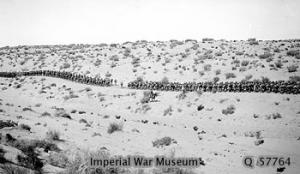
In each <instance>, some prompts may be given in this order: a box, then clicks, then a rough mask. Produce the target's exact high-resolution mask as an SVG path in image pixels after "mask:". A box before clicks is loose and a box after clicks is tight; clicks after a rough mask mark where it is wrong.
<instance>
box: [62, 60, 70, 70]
mask: <svg viewBox="0 0 300 174" xmlns="http://www.w3.org/2000/svg"><path fill="white" fill-rule="evenodd" d="M70 67H71V65H70V64H69V63H66V62H65V63H64V64H62V65H61V66H60V69H67V68H70Z"/></svg>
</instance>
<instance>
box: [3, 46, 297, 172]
mask: <svg viewBox="0 0 300 174" xmlns="http://www.w3.org/2000/svg"><path fill="white" fill-rule="evenodd" d="M171 45H172V44H171V43H170V42H161V43H155V42H147V43H143V42H141V43H134V44H132V43H128V44H124V45H117V47H116V48H115V47H112V46H109V45H108V46H101V45H94V46H87V47H85V48H83V47H82V46H81V47H80V46H77V47H75V46H73V47H67V46H65V47H64V46H49V48H33V47H32V48H26V47H23V48H18V49H16V48H4V49H1V51H0V53H1V55H0V58H1V59H0V60H1V67H0V68H1V71H21V70H38V69H50V70H65V71H74V72H78V73H83V74H89V75H91V76H95V75H98V76H100V77H105V74H108V73H110V74H111V76H110V77H111V78H114V79H117V80H118V82H124V83H127V82H128V81H132V80H134V79H136V78H137V77H142V78H143V79H144V80H161V79H162V78H163V77H167V78H168V79H169V81H179V82H184V81H207V80H212V79H213V78H214V77H216V76H217V77H219V78H220V81H227V80H234V81H240V80H242V79H244V78H245V76H247V75H252V79H260V78H261V77H267V78H269V79H270V80H288V79H289V77H290V76H294V75H297V76H299V75H300V73H299V70H296V71H295V72H289V71H288V70H287V67H288V66H291V65H299V61H300V59H297V58H296V57H293V56H287V50H291V49H298V50H299V42H283V41H281V42H271V41H263V42H259V45H249V44H248V42H247V41H238V42H227V41H214V42H212V43H207V42H206V43H202V42H198V46H195V45H197V44H196V43H194V42H186V43H183V44H182V45H180V44H175V47H174V48H170V46H171ZM122 47H123V48H122ZM276 48H278V49H279V50H280V51H279V52H274V49H276ZM51 50H52V51H51ZM53 50H56V51H53ZM125 50H129V52H130V53H128V54H129V55H127V54H126V55H127V56H124V54H125V53H124V52H126V51H125ZM149 50H151V51H149ZM209 50H211V51H209ZM207 52H209V53H207ZM216 52H222V53H223V55H222V56H216V55H215V53H216ZM237 52H243V55H237ZM264 52H270V53H271V54H272V56H271V57H272V60H271V61H270V62H268V61H266V59H261V58H259V55H260V54H262V53H264ZM31 53H32V54H31ZM183 54H184V56H183ZM255 54H257V55H255ZM113 55H117V56H115V57H118V59H119V60H118V61H116V60H114V58H111V57H114V56H113ZM158 55H160V56H161V59H160V60H157V57H158ZM205 55H212V58H210V56H205ZM232 57H234V59H233V58H232ZM135 58H139V59H140V63H139V65H137V66H136V67H134V65H133V64H132V61H133V59H135ZM195 59H196V60H198V61H199V64H195ZM97 60H99V61H100V62H101V63H100V65H95V62H96V61H97ZM234 60H239V61H240V62H242V61H243V60H248V61H249V62H250V63H249V64H248V65H246V66H242V65H239V66H237V68H236V70H233V69H232V67H235V66H236V64H234V63H232V62H233V61H234ZM278 60H280V61H281V62H282V63H283V65H282V67H281V68H277V69H272V67H270V64H274V62H277V61H278ZM22 61H25V63H24V62H22ZM66 62H67V63H69V64H70V67H68V68H65V69H63V68H62V67H61V66H62V65H63V64H64V63H66ZM164 62H169V63H166V64H165V63H164ZM112 63H113V64H116V66H115V67H111V64H112ZM163 64H165V65H163ZM207 64H210V65H211V68H210V69H209V70H207V69H206V70H205V69H204V66H205V65H207ZM262 65H264V66H262ZM179 66H180V67H181V68H180V67H179ZM183 66H185V67H186V70H184V69H185V68H184V69H182V67H183ZM176 67H178V68H177V70H176ZM240 68H243V69H245V70H242V71H240ZM133 69H136V72H134V71H133ZM194 69H195V70H194ZM218 69H219V70H220V71H221V72H220V74H217V75H216V72H215V71H216V70H218ZM199 72H200V73H199ZM201 72H204V75H201ZM228 72H233V73H234V74H235V75H236V77H235V78H230V79H226V76H225V74H226V73H228ZM0 90H1V92H0V109H1V110H0V111H1V112H0V118H1V120H12V121H15V122H17V123H18V124H19V125H20V124H26V125H28V126H30V127H31V130H30V131H26V130H24V129H21V128H20V127H14V128H12V127H6V128H2V129H0V133H1V134H2V135H3V136H4V135H5V134H7V133H9V134H11V135H12V136H13V137H16V138H17V139H45V137H46V134H47V132H48V131H50V130H55V131H57V132H59V133H60V141H53V142H54V143H55V144H57V145H58V147H59V148H61V149H62V150H63V152H64V153H66V154H72V153H74V152H76V151H84V150H88V151H95V150H97V149H106V150H107V151H108V152H109V154H110V155H143V156H147V157H153V156H155V155H171V154H173V155H175V157H201V158H202V159H203V160H204V162H205V164H206V165H205V166H200V167H199V168H196V169H194V170H193V171H194V173H277V172H276V169H277V167H264V168H260V167H255V168H254V169H249V168H246V167H244V166H243V164H242V159H243V157H244V156H246V155H250V156H259V155H272V156H284V157H290V159H291V164H290V166H286V168H285V170H284V171H283V172H279V173H295V174H296V173H299V172H300V165H299V164H300V151H299V149H300V144H299V142H300V98H299V95H287V94H268V93H196V92H190V93H187V94H186V96H185V97H179V96H180V94H181V92H159V96H158V97H157V101H156V102H151V103H147V104H142V103H141V99H142V98H143V92H144V91H142V90H131V89H127V88H121V87H120V86H114V87H109V88H107V87H97V86H91V85H85V84H79V83H75V82H71V81H66V80H62V79H56V78H51V77H20V78H18V79H6V78H0ZM70 94H72V95H73V96H75V97H70V96H72V95H70ZM199 105H202V106H204V108H203V109H202V110H200V111H199V110H197V107H198V106H199ZM231 105H233V106H234V108H235V110H234V113H232V114H227V115H226V114H223V113H222V110H224V109H226V108H227V107H229V106H231ZM59 108H62V109H60V110H59ZM60 112H63V113H67V114H68V115H69V116H70V117H71V118H70V119H68V118H64V117H61V114H60ZM45 113H48V114H45ZM276 114H277V115H278V114H279V115H280V117H278V118H276V117H275V118H274V117H273V116H274V115H276ZM111 123H119V124H121V125H123V128H122V130H121V131H116V132H113V133H111V134H110V133H108V132H107V130H108V127H109V125H110V124H111ZM156 123H157V124H156ZM256 135H259V136H258V137H257V136H256ZM166 136H167V137H171V138H172V139H174V140H175V141H176V142H173V143H171V144H170V145H166V146H162V147H155V146H154V145H153V142H154V141H155V140H157V139H160V138H163V137H166ZM258 140H264V142H263V143H262V144H259V145H257V144H255V142H257V141H258ZM1 148H2V149H5V151H6V155H5V157H6V158H7V159H9V158H11V160H14V159H13V157H11V156H14V155H13V154H17V153H18V152H17V149H15V148H12V147H10V146H9V145H7V144H6V143H5V142H4V141H1ZM10 153H11V154H10ZM47 155H49V154H47V153H46V154H45V153H44V154H41V157H42V158H45V159H46V158H47ZM44 168H45V170H47V171H50V172H53V173H55V172H57V171H61V169H60V168H58V167H54V165H52V164H50V163H47V165H46V167H44ZM144 172H145V173H151V172H153V171H152V170H147V169H145V171H144Z"/></svg>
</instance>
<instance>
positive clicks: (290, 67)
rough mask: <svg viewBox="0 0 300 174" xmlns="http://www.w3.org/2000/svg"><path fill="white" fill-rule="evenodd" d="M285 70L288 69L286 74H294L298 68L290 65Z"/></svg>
mask: <svg viewBox="0 0 300 174" xmlns="http://www.w3.org/2000/svg"><path fill="white" fill-rule="evenodd" d="M287 69H288V72H290V73H291V72H296V71H297V69H298V66H297V65H291V66H288V67H287Z"/></svg>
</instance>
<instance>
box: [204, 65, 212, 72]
mask: <svg viewBox="0 0 300 174" xmlns="http://www.w3.org/2000/svg"><path fill="white" fill-rule="evenodd" d="M203 69H204V71H210V70H211V65H210V64H206V65H204V67H203Z"/></svg>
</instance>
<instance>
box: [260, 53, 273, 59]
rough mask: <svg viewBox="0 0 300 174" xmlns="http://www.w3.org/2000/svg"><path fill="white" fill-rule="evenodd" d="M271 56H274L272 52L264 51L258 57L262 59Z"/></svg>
mask: <svg viewBox="0 0 300 174" xmlns="http://www.w3.org/2000/svg"><path fill="white" fill-rule="evenodd" d="M271 56H272V54H271V53H270V52H264V54H260V55H259V56H258V57H259V58H260V59H267V58H269V57H271Z"/></svg>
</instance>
